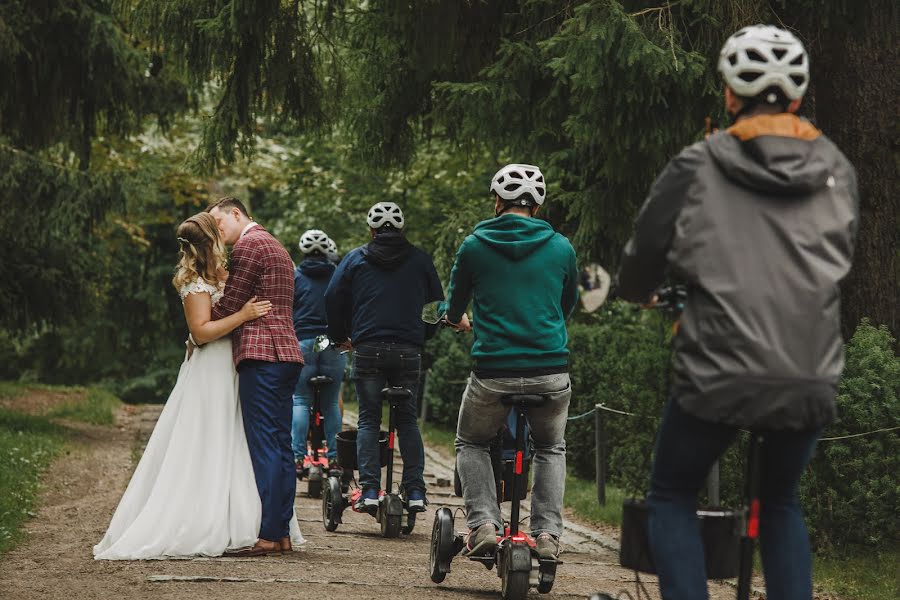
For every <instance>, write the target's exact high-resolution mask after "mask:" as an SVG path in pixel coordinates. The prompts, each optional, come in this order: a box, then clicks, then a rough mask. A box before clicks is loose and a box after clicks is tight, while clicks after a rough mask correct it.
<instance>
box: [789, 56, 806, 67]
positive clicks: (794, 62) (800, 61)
mask: <svg viewBox="0 0 900 600" xmlns="http://www.w3.org/2000/svg"><path fill="white" fill-rule="evenodd" d="M803 56H804V55H803V54H800V55H798V56H797V58H795V59H794V60H792V61H791V64H792V65H794V66H795V67H799V66H800V65H802V64H803Z"/></svg>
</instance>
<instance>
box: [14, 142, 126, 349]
mask: <svg viewBox="0 0 900 600" xmlns="http://www.w3.org/2000/svg"><path fill="white" fill-rule="evenodd" d="M123 202H124V200H123V192H122V189H121V183H120V181H119V179H118V178H116V177H112V176H103V175H97V174H95V175H93V176H88V175H86V174H84V173H82V172H79V171H75V170H73V169H68V168H64V167H60V166H58V165H56V164H53V163H51V162H48V161H45V160H42V159H40V158H36V157H34V156H32V155H29V154H27V153H24V152H20V151H18V150H14V149H12V148H9V147H7V146H2V145H0V203H2V205H3V207H4V214H5V218H4V219H3V220H2V222H0V256H2V257H3V260H0V280H2V281H3V282H4V283H3V286H2V287H0V327H3V328H8V329H15V330H20V331H21V330H24V329H27V328H29V327H32V326H35V325H37V324H39V323H41V322H43V321H52V322H57V323H64V322H66V321H67V320H69V319H71V318H73V317H77V316H79V315H80V314H82V313H83V312H84V311H85V310H86V308H87V307H88V306H89V305H90V303H91V299H92V297H93V296H94V295H95V294H96V292H97V288H96V285H97V282H98V279H99V278H102V273H101V272H100V270H99V269H98V266H99V265H98V264H97V260H96V258H97V255H96V254H95V252H96V250H97V243H96V240H95V239H94V238H93V234H94V232H95V231H96V228H97V226H98V224H99V222H100V221H101V220H102V219H103V218H104V216H105V214H106V211H107V210H109V209H110V208H111V207H114V206H116V205H119V206H121V205H122V204H123Z"/></svg>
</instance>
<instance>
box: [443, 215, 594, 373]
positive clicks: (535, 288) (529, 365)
mask: <svg viewBox="0 0 900 600" xmlns="http://www.w3.org/2000/svg"><path fill="white" fill-rule="evenodd" d="M469 301H472V317H473V321H474V323H473V331H474V333H475V343H474V345H473V346H472V357H473V358H474V359H475V372H476V374H479V373H480V374H482V375H483V376H485V377H503V376H517V375H518V376H527V374H528V373H529V372H534V371H538V372H541V371H542V372H545V373H546V372H562V371H565V370H566V368H567V365H568V357H569V350H568V348H567V347H566V345H567V343H568V334H567V333H566V323H565V320H566V318H567V317H568V316H569V315H570V314H571V313H572V311H573V310H574V309H575V304H576V302H577V301H578V271H577V268H576V266H575V250H574V249H573V248H572V245H571V244H570V243H569V240H567V239H566V238H565V237H563V236H562V235H560V234H559V233H556V232H555V231H553V228H552V227H551V226H550V224H549V223H547V222H546V221H542V220H540V219H535V218H530V217H523V216H519V215H514V214H509V215H503V216H500V217H497V218H494V219H490V220H487V221H482V222H481V223H479V224H478V225H477V226H476V227H475V231H474V232H473V233H472V235H470V236H468V237H467V238H466V239H465V241H463V243H462V245H461V246H460V247H459V250H458V251H457V253H456V262H455V263H454V265H453V270H452V271H451V273H450V289H449V290H448V294H447V302H446V305H447V318H448V319H449V320H450V321H451V322H453V323H458V322H459V320H460V319H461V318H462V315H463V312H465V310H466V307H467V306H468V305H469Z"/></svg>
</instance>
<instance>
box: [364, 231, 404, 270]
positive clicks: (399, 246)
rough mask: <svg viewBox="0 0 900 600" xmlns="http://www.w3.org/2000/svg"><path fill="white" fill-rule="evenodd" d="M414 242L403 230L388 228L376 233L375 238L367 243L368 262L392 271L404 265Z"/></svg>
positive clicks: (366, 255)
mask: <svg viewBox="0 0 900 600" xmlns="http://www.w3.org/2000/svg"><path fill="white" fill-rule="evenodd" d="M411 249H412V244H410V243H409V241H408V240H407V239H406V238H405V237H404V236H403V232H401V231H397V230H396V229H391V228H386V229H385V230H384V231H382V230H379V231H378V232H376V233H375V238H374V239H373V240H372V241H371V242H369V243H368V244H366V248H365V257H366V262H369V263H372V264H373V265H375V266H378V267H381V268H382V269H387V270H389V271H392V270H394V269H396V268H397V267H399V266H400V265H402V264H403V263H404V262H405V261H406V258H407V257H408V256H409V251H410V250H411Z"/></svg>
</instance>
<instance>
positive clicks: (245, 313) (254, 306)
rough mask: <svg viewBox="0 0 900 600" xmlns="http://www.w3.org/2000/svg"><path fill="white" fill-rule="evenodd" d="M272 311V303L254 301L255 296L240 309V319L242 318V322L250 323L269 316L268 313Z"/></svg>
mask: <svg viewBox="0 0 900 600" xmlns="http://www.w3.org/2000/svg"><path fill="white" fill-rule="evenodd" d="M271 310H272V303H271V302H269V301H268V300H260V301H259V302H257V301H256V296H253V297H252V298H250V300H248V301H247V304H245V305H244V307H243V308H241V317H243V319H244V321H245V322H246V321H252V320H254V319H258V318H260V317H264V316H266V315H267V314H269V311H271Z"/></svg>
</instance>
